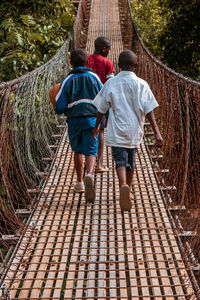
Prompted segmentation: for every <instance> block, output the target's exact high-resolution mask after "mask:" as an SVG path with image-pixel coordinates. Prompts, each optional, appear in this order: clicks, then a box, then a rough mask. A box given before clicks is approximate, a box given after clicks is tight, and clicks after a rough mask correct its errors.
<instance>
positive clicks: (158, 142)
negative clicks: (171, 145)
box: [155, 133, 164, 147]
mask: <svg viewBox="0 0 200 300" xmlns="http://www.w3.org/2000/svg"><path fill="white" fill-rule="evenodd" d="M155 138H156V141H155V146H156V147H162V146H163V144H164V141H163V138H162V136H161V134H160V133H157V134H156V135H155Z"/></svg>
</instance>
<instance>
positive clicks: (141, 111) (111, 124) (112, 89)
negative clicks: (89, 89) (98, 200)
mask: <svg viewBox="0 0 200 300" xmlns="http://www.w3.org/2000/svg"><path fill="white" fill-rule="evenodd" d="M118 65H119V68H120V69H121V72H120V73H119V74H118V75H117V76H115V77H114V78H111V79H110V80H108V81H107V82H106V83H105V85H104V87H103V88H102V90H101V91H100V92H99V93H98V95H97V96H96V97H95V99H94V102H93V104H94V105H95V106H96V107H97V109H98V115H97V120H96V125H95V128H94V130H93V137H94V139H95V135H96V134H97V133H98V130H99V129H98V127H99V123H100V122H101V119H102V117H103V115H104V114H105V113H106V112H107V111H108V110H109V118H108V125H107V136H106V145H107V146H110V147H112V153H113V157H114V160H115V163H116V171H117V175H118V178H119V184H120V207H121V209H123V210H130V209H131V197H130V188H131V184H132V179H133V174H134V168H135V153H136V152H137V147H138V146H139V145H140V143H141V142H142V139H143V134H144V129H143V127H144V122H145V116H146V117H147V119H148V120H149V122H150V124H151V126H152V129H153V131H154V134H155V139H156V141H155V145H156V146H159V147H160V146H162V145H163V139H162V136H161V134H160V131H159V129H158V126H157V123H156V120H155V117H154V112H153V110H154V109H155V108H156V107H157V106H158V103H157V101H156V99H155V97H154V95H153V94H152V92H151V90H150V87H149V85H148V84H147V82H146V81H144V80H142V79H141V78H139V77H137V76H136V74H135V73H134V72H133V71H134V69H135V67H136V65H137V57H136V55H135V54H134V53H133V52H132V51H130V50H125V51H123V52H122V53H121V54H120V56H119V61H118Z"/></svg>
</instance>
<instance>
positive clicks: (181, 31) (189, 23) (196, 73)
mask: <svg viewBox="0 0 200 300" xmlns="http://www.w3.org/2000/svg"><path fill="white" fill-rule="evenodd" d="M160 4H161V6H162V14H163V15H164V16H166V15H167V16H168V19H167V22H166V25H165V27H164V29H163V32H162V34H161V36H160V38H159V42H160V45H161V46H162V47H163V58H164V60H165V61H167V64H168V65H169V66H170V67H171V68H173V69H175V70H176V71H177V72H180V73H183V74H184V75H186V76H189V77H192V78H197V79H200V55H199V49H200V34H199V31H200V26H199V25H200V18H199V16H200V1H199V0H182V1H176V0H160ZM169 11H170V14H169V13H168V12H169Z"/></svg>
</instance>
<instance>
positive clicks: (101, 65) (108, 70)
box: [87, 54, 115, 84]
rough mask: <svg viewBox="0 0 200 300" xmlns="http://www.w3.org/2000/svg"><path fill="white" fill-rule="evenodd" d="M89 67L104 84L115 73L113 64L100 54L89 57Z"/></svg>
mask: <svg viewBox="0 0 200 300" xmlns="http://www.w3.org/2000/svg"><path fill="white" fill-rule="evenodd" d="M87 67H88V68H90V69H92V70H93V71H95V72H96V73H97V74H98V75H99V77H100V79H101V82H102V83H103V84H104V83H105V82H106V80H107V79H108V78H109V75H111V76H112V74H113V73H114V72H115V68H114V66H113V62H112V61H111V60H110V59H108V58H106V57H104V56H102V55H100V54H92V55H89V56H88V63H87ZM111 76H110V77H111Z"/></svg>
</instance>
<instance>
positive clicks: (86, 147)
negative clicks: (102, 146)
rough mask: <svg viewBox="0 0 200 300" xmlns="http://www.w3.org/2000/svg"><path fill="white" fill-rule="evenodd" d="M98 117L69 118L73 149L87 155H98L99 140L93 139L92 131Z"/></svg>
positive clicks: (69, 133)
mask: <svg viewBox="0 0 200 300" xmlns="http://www.w3.org/2000/svg"><path fill="white" fill-rule="evenodd" d="M95 123H96V118H86V117H85V118H84V117H82V118H68V120H67V124H68V135H69V142H70V145H71V147H72V150H73V151H74V152H76V153H81V154H84V155H86V156H96V155H97V149H98V138H97V141H95V140H94V139H93V136H92V131H93V129H94V126H95Z"/></svg>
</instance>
